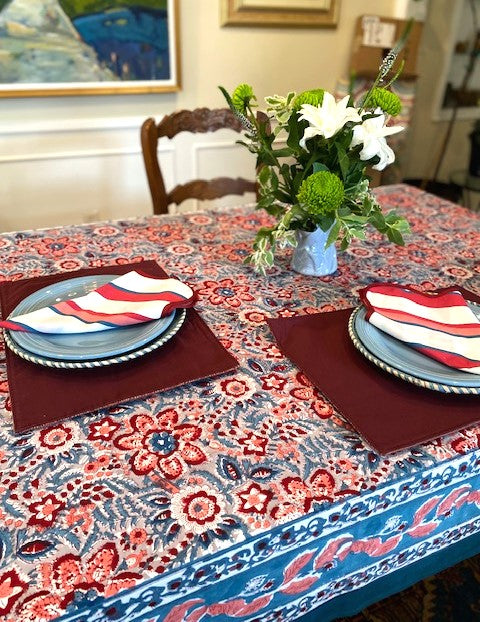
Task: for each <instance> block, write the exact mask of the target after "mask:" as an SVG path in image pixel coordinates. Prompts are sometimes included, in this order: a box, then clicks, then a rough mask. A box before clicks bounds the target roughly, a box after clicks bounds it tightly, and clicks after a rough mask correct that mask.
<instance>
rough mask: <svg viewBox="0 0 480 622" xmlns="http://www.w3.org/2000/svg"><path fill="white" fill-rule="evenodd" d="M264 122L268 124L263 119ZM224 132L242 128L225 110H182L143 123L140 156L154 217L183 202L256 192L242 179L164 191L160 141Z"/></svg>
mask: <svg viewBox="0 0 480 622" xmlns="http://www.w3.org/2000/svg"><path fill="white" fill-rule="evenodd" d="M264 120H265V122H268V119H267V117H266V116H265V119H264ZM225 128H227V129H231V130H234V131H235V132H239V133H240V132H242V131H243V127H242V124H241V123H240V121H239V120H238V119H237V118H236V117H235V116H234V114H233V113H232V112H231V110H229V109H228V108H218V109H213V110H211V109H209V108H196V109H195V110H191V111H190V110H182V111H180V112H175V113H173V114H170V115H168V116H165V117H164V118H163V119H162V120H161V121H160V122H159V123H158V124H157V123H156V122H155V120H154V119H152V118H149V119H146V120H145V121H144V122H143V124H142V128H141V132H140V136H141V143H142V153H143V160H144V163H145V171H146V173H147V179H148V185H149V187H150V193H151V195H152V202H153V213H154V214H165V213H167V212H168V206H169V205H170V204H172V203H173V204H175V205H179V204H180V203H182V202H183V201H185V200H186V199H198V200H213V199H218V198H220V197H224V196H227V195H242V194H245V193H246V192H255V191H256V183H255V181H253V180H251V181H250V180H247V179H244V178H243V177H237V178H231V177H216V178H215V179H209V180H205V179H196V180H193V181H190V182H188V183H185V184H178V185H177V186H175V187H174V188H173V189H172V190H170V191H168V192H167V190H166V188H165V182H164V179H163V176H162V171H161V169H160V165H159V161H158V153H157V149H158V142H159V139H160V138H163V137H165V138H169V139H171V138H173V137H174V136H176V135H177V134H179V133H180V132H193V133H207V132H215V131H217V130H220V129H225Z"/></svg>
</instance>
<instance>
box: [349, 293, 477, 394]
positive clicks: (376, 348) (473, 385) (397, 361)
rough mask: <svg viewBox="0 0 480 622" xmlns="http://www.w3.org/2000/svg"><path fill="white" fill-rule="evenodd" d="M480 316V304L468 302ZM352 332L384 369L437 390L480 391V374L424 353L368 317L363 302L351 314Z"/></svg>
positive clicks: (359, 346)
mask: <svg viewBox="0 0 480 622" xmlns="http://www.w3.org/2000/svg"><path fill="white" fill-rule="evenodd" d="M468 304H469V306H470V307H471V309H472V311H473V312H474V313H475V315H477V317H478V318H480V306H479V305H476V304H474V303H470V302H469V303H468ZM348 332H349V335H350V338H351V339H352V342H353V344H354V346H355V347H356V348H357V349H358V350H359V351H360V352H361V353H362V354H363V355H364V356H365V357H366V358H367V359H368V360H369V361H371V362H372V363H374V364H375V365H377V366H378V367H380V368H381V369H383V370H384V371H386V372H388V373H390V374H393V375H394V376H397V377H398V378H401V379H402V380H405V381H407V382H411V383H412V384H416V385H418V386H420V387H424V388H426V389H432V390H433V391H441V392H443V393H461V394H465V393H466V394H476V395H480V376H478V375H475V374H469V373H468V372H462V371H458V370H456V369H453V368H452V367H447V366H446V365H442V364H441V363H438V362H437V361H435V360H433V359H431V358H430V357H428V356H425V355H424V354H421V353H420V352H418V351H417V350H415V349H413V348H412V347H410V346H408V345H406V344H405V343H403V342H402V341H399V340H398V339H395V338H394V337H391V336H390V335H387V334H386V333H384V332H382V331H381V330H379V329H378V328H376V327H375V326H373V325H372V324H370V322H368V321H367V320H366V309H365V308H364V307H363V306H360V307H358V308H357V309H355V310H354V311H353V313H352V315H351V316H350V321H349V324H348Z"/></svg>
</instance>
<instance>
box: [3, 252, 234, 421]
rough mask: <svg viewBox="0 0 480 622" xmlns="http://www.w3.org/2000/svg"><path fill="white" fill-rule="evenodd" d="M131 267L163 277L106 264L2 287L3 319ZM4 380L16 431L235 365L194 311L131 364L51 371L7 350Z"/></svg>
mask: <svg viewBox="0 0 480 622" xmlns="http://www.w3.org/2000/svg"><path fill="white" fill-rule="evenodd" d="M132 269H140V270H142V271H143V272H146V273H148V274H151V275H153V276H157V277H164V276H167V275H166V273H165V272H164V271H163V270H162V268H160V266H159V265H158V264H157V263H156V262H155V261H142V262H139V263H135V264H125V265H115V266H105V267H103V268H94V269H92V268H90V269H85V270H76V271H75V272H65V273H62V274H54V275H49V276H45V277H38V278H32V279H23V280H19V281H11V282H4V283H1V284H0V304H1V306H2V314H3V317H7V315H8V314H9V313H11V311H12V310H13V309H14V308H15V307H16V305H17V304H18V303H19V302H20V301H21V300H23V299H24V298H25V296H28V295H29V294H32V293H33V292H35V291H37V290H38V289H41V288H42V287H45V286H47V285H50V284H52V283H56V282H59V281H63V280H65V279H71V278H74V277H78V276H84V275H88V274H124V273H126V272H129V271H130V270H132ZM5 355H6V359H7V377H8V386H9V390H10V398H11V402H12V410H13V427H14V430H15V432H25V431H27V430H30V429H32V428H36V427H38V426H41V425H44V424H47V423H53V422H55V421H60V420H62V419H67V418H69V417H74V416H76V415H81V414H85V413H90V412H93V411H96V410H99V409H101V408H105V407H107V406H113V405H115V404H119V403H121V402H125V401H128V400H131V399H135V398H138V397H144V396H145V395H149V394H151V393H155V392H157V391H165V390H167V389H171V388H173V387H177V386H179V385H182V384H185V383H187V382H193V381H195V380H200V379H202V378H207V377H210V376H216V375H218V374H222V373H224V372H227V371H231V370H232V369H234V368H235V367H237V366H238V362H237V360H236V359H235V358H234V357H233V356H232V355H231V354H229V353H228V352H227V350H226V349H225V348H224V347H223V346H222V344H221V343H220V342H219V341H218V339H217V338H216V337H215V335H214V334H213V333H212V331H211V330H210V329H209V328H208V326H207V325H206V324H205V322H204V321H203V320H202V318H201V317H200V316H199V315H198V313H197V312H196V311H195V310H194V309H188V310H187V317H186V319H185V322H184V324H183V326H182V328H181V329H180V330H179V332H178V333H177V334H176V335H175V336H174V337H173V338H172V339H170V340H169V341H167V343H166V344H165V345H164V346H162V347H161V348H159V349H158V350H155V351H154V352H151V353H150V354H147V355H145V356H143V357H141V358H139V359H136V360H134V361H129V362H128V363H120V364H117V365H111V366H109V367H100V368H95V369H78V370H77V369H52V368H50V367H43V366H41V365H36V364H34V363H29V362H28V361H25V360H24V359H22V358H20V357H19V356H17V355H16V354H14V353H13V352H11V351H10V350H9V349H8V348H6V349H5Z"/></svg>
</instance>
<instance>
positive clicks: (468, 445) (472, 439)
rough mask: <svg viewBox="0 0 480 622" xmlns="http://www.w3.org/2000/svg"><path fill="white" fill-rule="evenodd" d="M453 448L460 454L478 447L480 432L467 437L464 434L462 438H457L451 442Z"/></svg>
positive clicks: (479, 445) (479, 444)
mask: <svg viewBox="0 0 480 622" xmlns="http://www.w3.org/2000/svg"><path fill="white" fill-rule="evenodd" d="M451 445H452V449H453V450H454V451H456V452H457V453H459V454H466V453H467V452H469V451H472V449H476V448H477V447H480V434H475V435H474V436H469V437H465V436H462V437H460V438H456V439H455V440H454V441H452V443H451Z"/></svg>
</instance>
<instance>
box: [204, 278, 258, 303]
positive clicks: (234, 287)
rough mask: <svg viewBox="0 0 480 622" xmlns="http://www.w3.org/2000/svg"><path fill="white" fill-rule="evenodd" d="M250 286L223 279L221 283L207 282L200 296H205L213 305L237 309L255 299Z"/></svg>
mask: <svg viewBox="0 0 480 622" xmlns="http://www.w3.org/2000/svg"><path fill="white" fill-rule="evenodd" d="M249 289H250V288H249V286H248V285H241V284H240V283H239V282H238V280H237V281H234V280H233V279H222V280H220V281H218V282H217V281H205V282H204V284H203V287H202V288H200V289H199V290H198V295H199V296H205V297H206V298H207V299H208V301H209V302H210V303H211V304H213V305H221V304H224V305H227V306H228V307H233V308H235V309H237V308H238V307H240V306H241V304H242V302H245V301H246V302H251V301H252V300H255V298H254V297H253V296H252V294H250V292H249Z"/></svg>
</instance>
